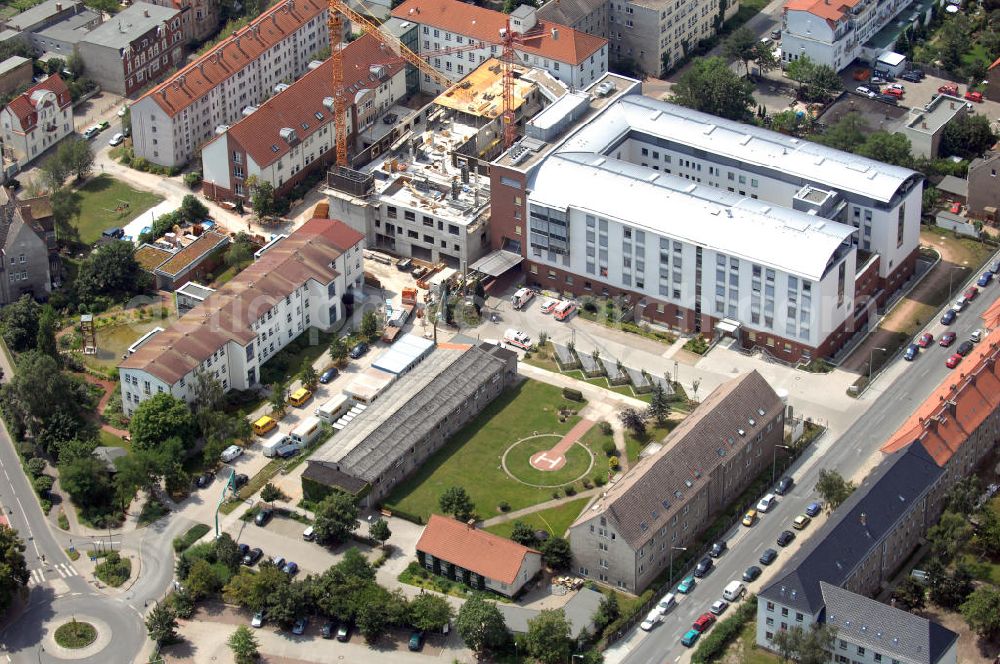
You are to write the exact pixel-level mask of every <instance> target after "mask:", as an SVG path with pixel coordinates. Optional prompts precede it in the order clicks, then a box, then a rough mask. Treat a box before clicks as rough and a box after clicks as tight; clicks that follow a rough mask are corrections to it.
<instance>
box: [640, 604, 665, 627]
mask: <svg viewBox="0 0 1000 664" xmlns="http://www.w3.org/2000/svg"><path fill="white" fill-rule="evenodd" d="M662 619H663V616H662V615H661V614H660V612H659V611H657V610H656V609H653V610H652V611H650V612H649V613H647V614H646V617H645V618H643V620H642V622H641V623H639V629H641V630H642V631H644V632H648V631H650V630H652V629H653V628H654V627H656V625H657V623H659V622H660V621H661V620H662Z"/></svg>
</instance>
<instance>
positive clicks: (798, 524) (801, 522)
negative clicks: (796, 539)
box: [792, 514, 812, 530]
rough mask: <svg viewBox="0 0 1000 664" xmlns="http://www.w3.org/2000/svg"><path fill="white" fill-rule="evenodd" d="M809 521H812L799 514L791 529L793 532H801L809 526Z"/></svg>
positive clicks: (806, 516)
mask: <svg viewBox="0 0 1000 664" xmlns="http://www.w3.org/2000/svg"><path fill="white" fill-rule="evenodd" d="M810 521H812V519H810V518H809V516H808V515H806V514H800V515H798V516H797V517H795V519H794V520H793V521H792V528H794V529H795V530H802V529H803V528H805V527H806V526H808V525H809V522H810Z"/></svg>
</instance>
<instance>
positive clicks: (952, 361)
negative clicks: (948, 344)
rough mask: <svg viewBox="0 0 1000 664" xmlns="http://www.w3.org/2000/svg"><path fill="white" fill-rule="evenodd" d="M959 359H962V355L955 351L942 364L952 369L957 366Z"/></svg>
mask: <svg viewBox="0 0 1000 664" xmlns="http://www.w3.org/2000/svg"><path fill="white" fill-rule="evenodd" d="M961 361H962V356H961V355H959V354H958V353H955V354H954V355H952V356H951V357H949V358H948V359H947V360H946V361H945V363H944V365H945V366H946V367H948V368H949V369H954V368H955V367H957V366H958V363H959V362H961Z"/></svg>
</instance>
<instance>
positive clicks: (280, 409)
mask: <svg viewBox="0 0 1000 664" xmlns="http://www.w3.org/2000/svg"><path fill="white" fill-rule="evenodd" d="M287 399H288V387H287V386H286V385H284V384H283V383H275V384H274V385H272V386H271V396H270V397H269V398H268V400H267V402H268V403H269V404H270V405H271V414H272V415H274V416H275V417H276V418H277V419H279V420H280V419H281V418H282V417H284V416H285V410H286V409H287V408H288V401H287Z"/></svg>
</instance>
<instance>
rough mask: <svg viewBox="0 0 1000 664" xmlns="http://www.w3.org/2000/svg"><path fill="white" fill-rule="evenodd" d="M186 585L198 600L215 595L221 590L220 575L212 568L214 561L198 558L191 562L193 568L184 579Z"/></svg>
mask: <svg viewBox="0 0 1000 664" xmlns="http://www.w3.org/2000/svg"><path fill="white" fill-rule="evenodd" d="M184 587H185V588H187V591H188V592H189V593H191V596H192V597H193V598H195V599H196V600H198V599H204V598H205V597H209V596H211V595H214V594H215V593H216V592H217V591H218V590H219V577H218V576H217V575H216V573H215V570H214V569H212V563H210V562H208V561H207V560H205V559H204V558H198V559H197V560H195V561H194V562H193V563H191V569H190V570H189V571H188V574H187V578H186V579H185V580H184Z"/></svg>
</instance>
